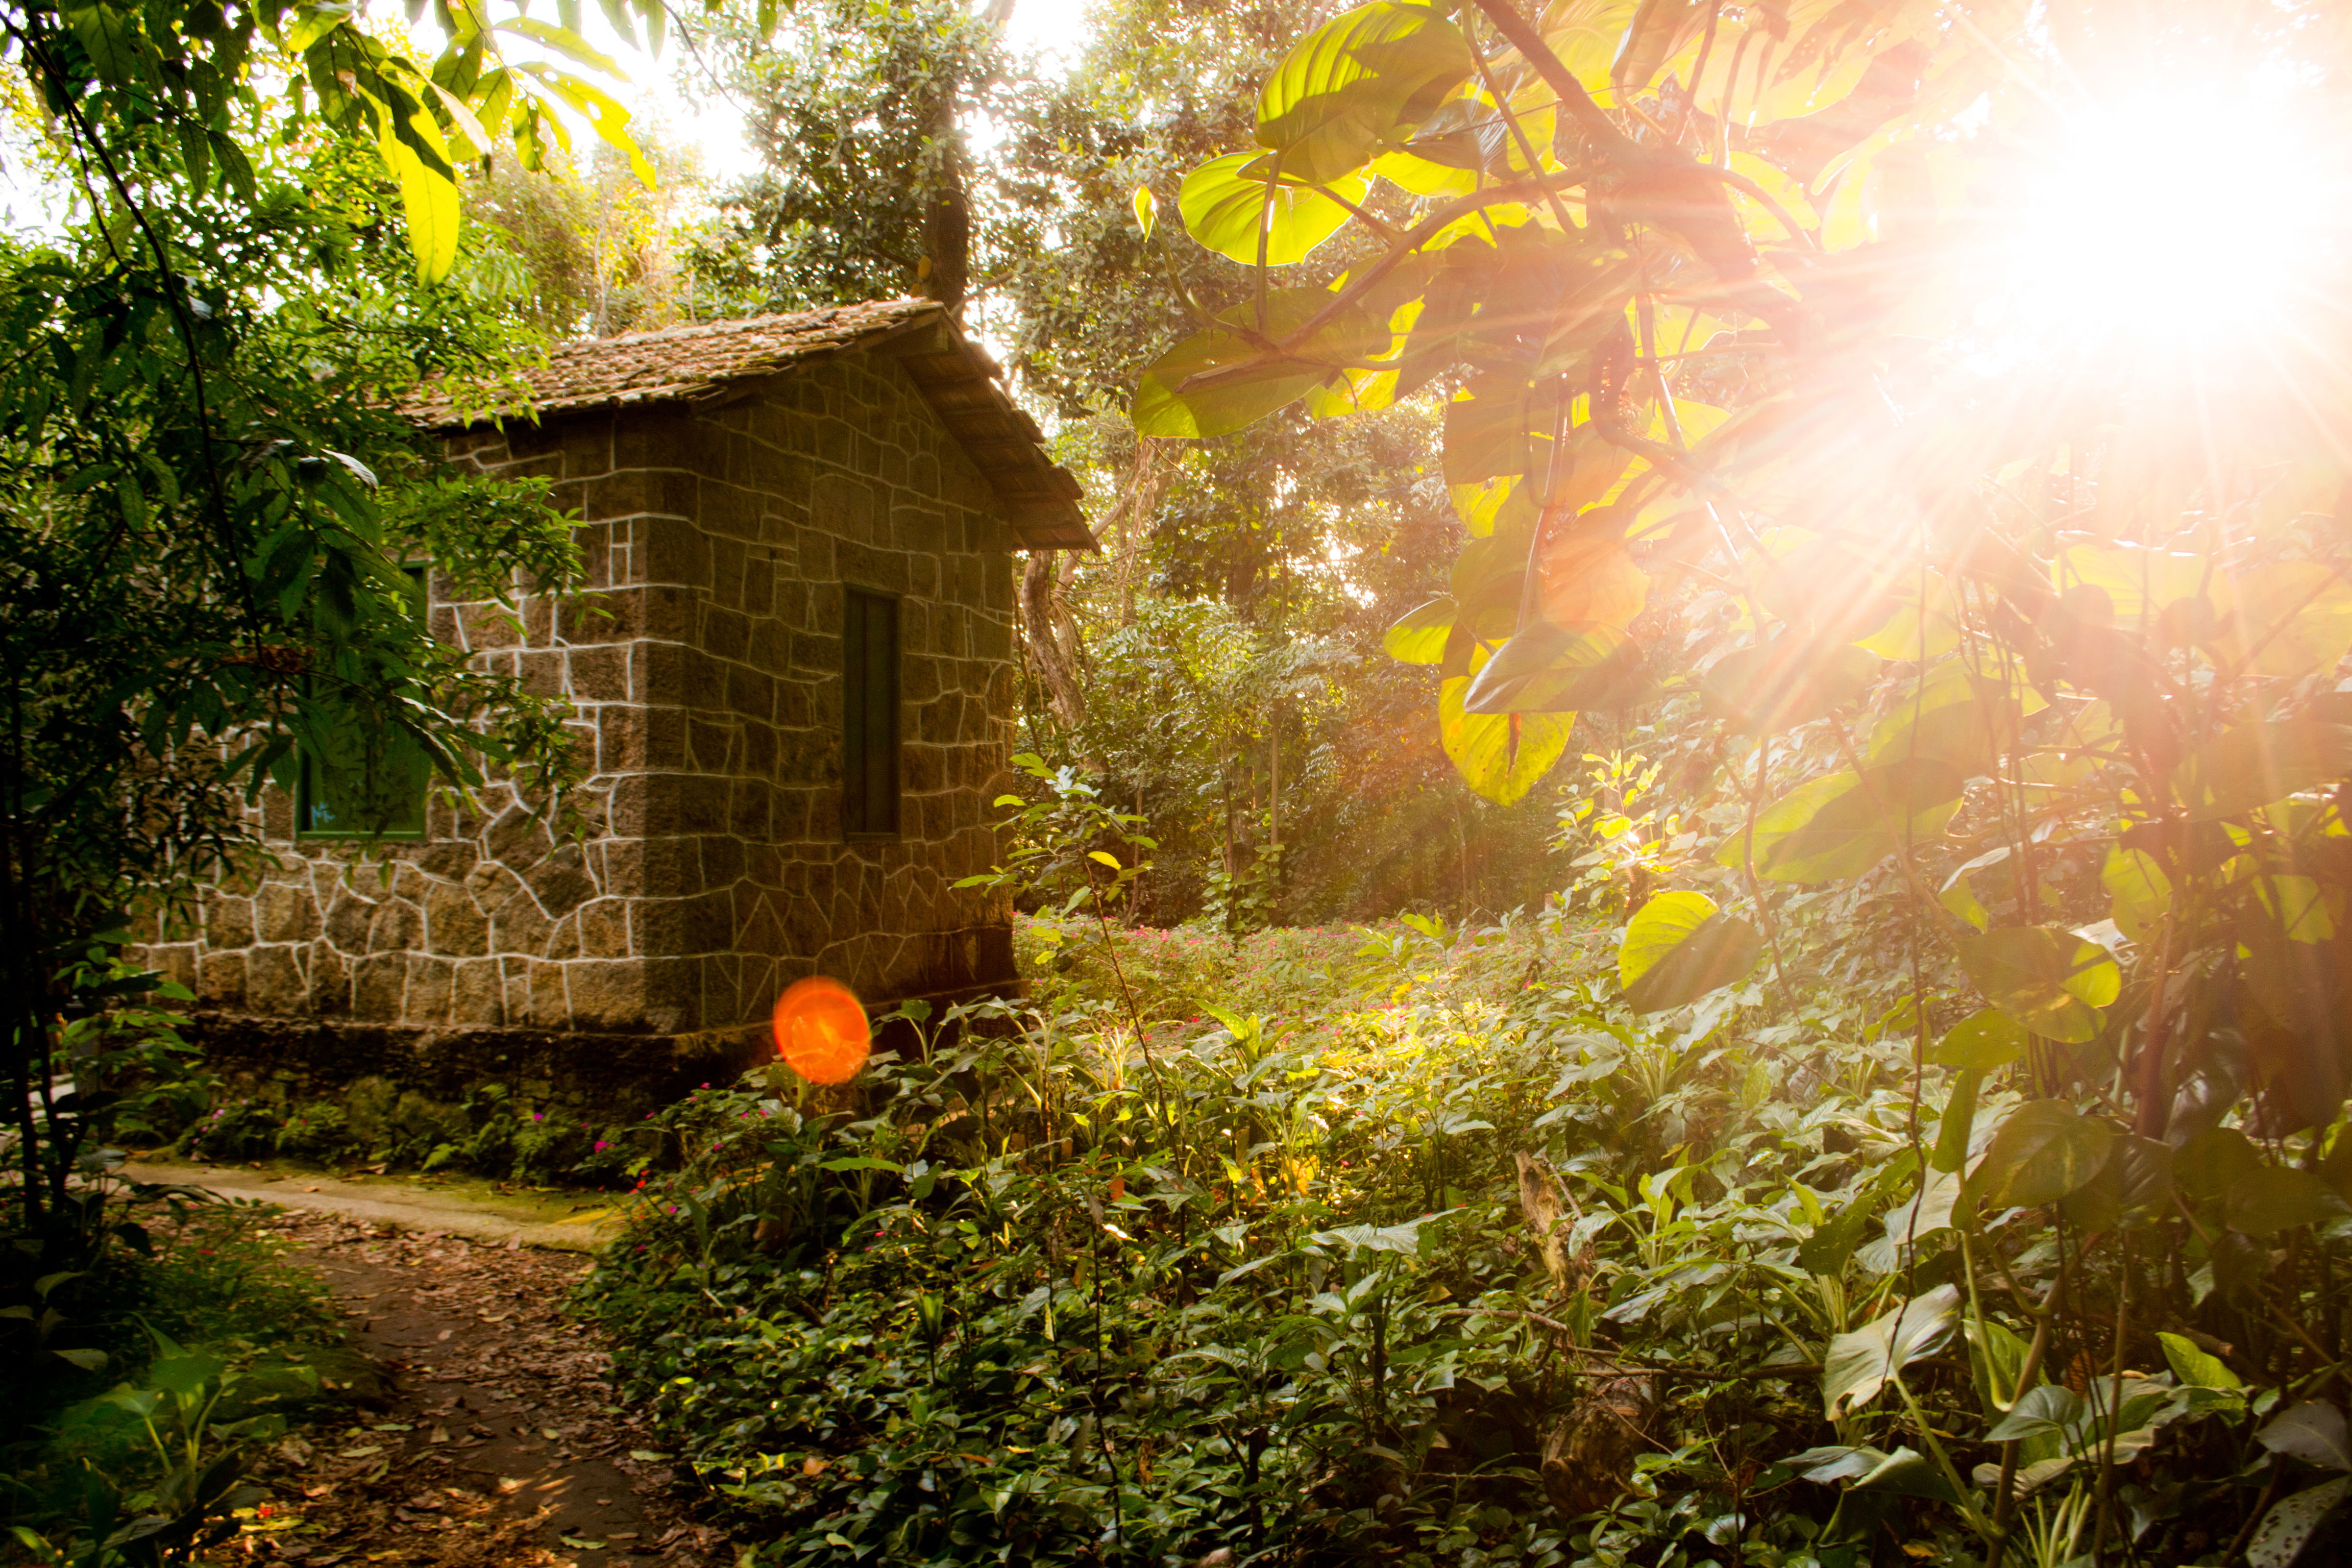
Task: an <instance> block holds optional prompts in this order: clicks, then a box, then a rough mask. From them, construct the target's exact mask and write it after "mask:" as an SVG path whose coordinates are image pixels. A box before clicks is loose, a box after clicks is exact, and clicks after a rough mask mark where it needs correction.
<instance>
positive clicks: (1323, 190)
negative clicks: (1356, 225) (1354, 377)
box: [1176, 153, 1370, 304]
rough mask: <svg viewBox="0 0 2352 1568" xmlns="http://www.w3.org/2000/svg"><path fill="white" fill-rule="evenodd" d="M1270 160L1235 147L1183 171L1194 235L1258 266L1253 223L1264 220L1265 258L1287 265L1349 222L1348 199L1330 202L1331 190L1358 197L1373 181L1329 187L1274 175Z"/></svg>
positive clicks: (1180, 198)
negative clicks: (1191, 169)
mask: <svg viewBox="0 0 2352 1568" xmlns="http://www.w3.org/2000/svg"><path fill="white" fill-rule="evenodd" d="M1271 162H1272V160H1270V159H1268V158H1267V157H1266V155H1265V153H1228V154H1226V155H1225V156H1224V157H1223V158H1213V159H1211V160H1210V161H1209V162H1208V163H1203V164H1202V165H1201V166H1200V167H1199V168H1197V169H1195V170H1193V171H1192V173H1191V174H1187V175H1185V176H1184V184H1183V185H1182V187H1181V188H1180V189H1179V190H1178V192H1177V195H1176V206H1177V210H1178V211H1180V212H1181V213H1182V214H1183V215H1184V226H1185V228H1187V229H1188V230H1190V231H1191V232H1192V237H1193V238H1194V239H1197V240H1199V241H1200V242H1201V243H1202V245H1204V246H1206V247H1208V248H1210V249H1211V250H1213V251H1215V252H1216V253H1217V254H1218V255H1220V256H1223V257H1229V258H1232V259H1234V260H1235V261H1238V262H1240V263H1241V264H1242V265H1243V266H1244V267H1255V266H1256V265H1257V255H1258V252H1257V246H1258V228H1259V226H1260V225H1264V226H1265V260H1266V265H1267V266H1269V267H1287V266H1289V265H1290V264H1291V263H1293V262H1295V261H1304V260H1305V259H1306V258H1307V255H1308V253H1309V252H1311V251H1313V250H1314V248H1315V247H1317V246H1318V245H1320V244H1322V243H1323V242H1324V241H1325V240H1327V239H1328V238H1330V237H1332V236H1333V235H1334V234H1337V233H1338V232H1339V226H1340V225H1342V224H1344V223H1346V222H1347V221H1348V208H1347V206H1346V205H1342V203H1340V202H1339V201H1334V200H1333V199H1332V197H1333V196H1334V195H1338V196H1340V197H1344V198H1345V199H1346V201H1348V202H1352V203H1358V204H1360V203H1361V202H1362V201H1363V199H1364V193H1365V192H1366V191H1367V190H1368V189H1370V186H1369V185H1368V184H1367V183H1366V182H1365V181H1363V180H1362V179H1358V178H1350V179H1341V180H1335V181H1333V182H1331V184H1329V185H1328V186H1324V185H1317V184H1308V183H1307V182H1305V181H1302V180H1293V179H1288V178H1284V179H1279V180H1277V179H1276V178H1275V177H1274V171H1273V170H1272V168H1270V167H1269V164H1270V163H1271ZM1328 302H1329V297H1328V295H1327V296H1326V297H1325V303H1327V304H1328Z"/></svg>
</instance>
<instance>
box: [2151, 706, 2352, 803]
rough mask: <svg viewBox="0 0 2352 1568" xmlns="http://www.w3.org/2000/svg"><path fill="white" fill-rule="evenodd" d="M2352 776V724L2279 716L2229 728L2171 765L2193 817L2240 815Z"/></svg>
mask: <svg viewBox="0 0 2352 1568" xmlns="http://www.w3.org/2000/svg"><path fill="white" fill-rule="evenodd" d="M2347 775H2352V724H2329V723H2324V722H2321V721H2318V720H2315V719H2279V720H2273V721H2270V722H2268V723H2261V724H2241V725H2239V726H2238V727H2237V728H2236V729H2234V730H2225V731H2222V732H2221V734H2219V735H2217V736H2215V737H2214V738H2213V739H2212V740H2211V741H2210V742H2207V743H2206V744H2205V745H2203V746H2201V747H2200V748H2199V749H2198V750H2196V751H2194V752H2190V753H2189V755H2188V756H2186V757H2184V758H2182V759H2181V761H2180V765H2179V766H2178V767H2176V768H2174V769H2173V770H2172V793H2173V795H2174V798H2176V799H2178V800H2179V802H2180V804H2181V805H2183V806H2185V807H2187V808H2188V812H2189V821H2191V822H2212V821H2215V820H2216V819H2218V818H2221V817H2224V816H2241V815H2242V814H2243V813H2245V812H2249V811H2252V810H2253V809H2254V808H2255V807H2256V806H2260V805H2270V804H2271V803H2272V802H2273V801H2275V800H2284V799H2285V798H2286V797H2287V796H2288V795H2298V794H2301V793H2302V792H2303V791H2305V790H2312V789H2322V788H2325V787H2326V786H2327V785H2329V784H2334V783H2336V781H2337V780H2338V779H2341V778H2344V777H2346V776H2347Z"/></svg>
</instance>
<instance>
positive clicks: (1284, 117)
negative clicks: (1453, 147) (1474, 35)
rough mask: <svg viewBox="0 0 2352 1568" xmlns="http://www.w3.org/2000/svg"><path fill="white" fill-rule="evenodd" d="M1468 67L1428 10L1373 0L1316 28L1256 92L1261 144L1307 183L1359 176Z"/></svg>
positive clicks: (1458, 41) (1463, 49) (1460, 45)
mask: <svg viewBox="0 0 2352 1568" xmlns="http://www.w3.org/2000/svg"><path fill="white" fill-rule="evenodd" d="M1472 68H1473V63H1472V61H1471V58H1470V49H1469V46H1468V45H1467V44H1465V42H1464V41H1463V38H1462V32H1461V29H1460V28H1458V27H1456V26H1454V24H1453V23H1452V22H1451V21H1449V20H1447V19H1446V17H1445V16H1444V14H1443V13H1442V12H1440V11H1438V10H1436V9H1435V8H1433V7H1432V6H1428V5H1399V4H1394V3H1392V0H1374V4H1372V5H1359V6H1357V7H1356V8H1355V9H1354V10H1352V11H1348V12H1344V13H1342V14H1341V15H1339V16H1335V17H1333V18H1332V19H1331V20H1330V21H1328V22H1326V23H1325V24H1324V25H1323V26H1320V27H1318V28H1316V29H1315V31H1313V32H1312V33H1309V34H1308V35H1307V37H1304V38H1302V39H1300V40H1299V42H1298V44H1297V47H1294V48H1293V49H1292V50H1291V51H1290V53H1289V54H1288V55H1287V56H1286V57H1284V58H1283V61H1282V63H1281V64H1280V65H1279V66H1276V68H1274V70H1273V72H1272V73H1271V74H1270V75H1268V76H1267V78H1266V79H1265V88H1264V89H1262V90H1261V91H1260V92H1259V94H1258V104H1257V141H1258V145H1259V146H1261V147H1265V148H1266V149H1268V150H1270V151H1275V150H1278V151H1279V152H1280V153H1282V159H1283V167H1284V168H1285V169H1286V170H1287V171H1289V172H1290V173H1292V174H1296V175H1297V176H1298V177H1300V178H1302V179H1306V180H1312V181H1322V180H1330V179H1334V178H1337V177H1338V176H1339V175H1341V174H1349V173H1350V172H1352V171H1354V170H1356V169H1358V168H1360V166H1361V165H1362V164H1363V163H1364V162H1365V161H1366V160H1367V159H1369V158H1370V157H1371V156H1372V155H1373V154H1374V153H1377V152H1379V151H1380V150H1381V148H1382V147H1383V146H1384V145H1386V144H1389V143H1391V142H1396V141H1399V140H1401V139H1402V135H1401V133H1402V132H1404V131H1406V130H1409V129H1410V128H1411V127H1412V125H1414V124H1417V123H1419V122H1420V121H1421V120H1422V119H1423V118H1425V117H1426V116H1427V115H1428V114H1429V112H1430V111H1431V110H1433V109H1435V108H1436V107H1437V104H1438V101H1439V100H1440V99H1442V98H1443V97H1444V94H1445V91H1446V89H1448V88H1450V87H1451V86H1452V85H1453V84H1454V83H1455V82H1457V81H1459V80H1461V79H1463V78H1464V77H1465V76H1468V75H1469V74H1470V72H1471V70H1472Z"/></svg>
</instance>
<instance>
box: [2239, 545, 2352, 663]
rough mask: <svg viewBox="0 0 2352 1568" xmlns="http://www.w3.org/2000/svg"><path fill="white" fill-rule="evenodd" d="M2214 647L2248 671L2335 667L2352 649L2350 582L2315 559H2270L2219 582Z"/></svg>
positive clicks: (2351, 586) (2351, 589)
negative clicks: (2217, 631)
mask: <svg viewBox="0 0 2352 1568" xmlns="http://www.w3.org/2000/svg"><path fill="white" fill-rule="evenodd" d="M2213 597H2214V598H2215V599H2216V600H2217V601H2219V602H2220V604H2221V608H2222V612H2223V613H2222V619H2221V631H2220V634H2219V635H2218V636H2217V637H2215V638H2214V643H2213V646H2214V651H2215V652H2216V653H2218V654H2220V655H2221V658H2222V659H2223V661H2224V662H2225V663H2228V664H2231V665H2242V666H2243V667H2244V668H2245V669H2246V670H2247V671H2248V672H2249V673H2250V674H2254V675H2275V676H2288V677H2292V676H2302V675H2309V674H2310V673H2311V672H2312V671H2314V670H2319V669H2333V668H2336V661H2337V660H2339V659H2341V658H2343V657H2344V655H2345V653H2346V652H2347V650H2352V583H2347V582H2345V580H2344V579H2343V578H2341V577H2339V576H2337V575H2336V574H2335V573H2334V572H2331V571H2330V570H2328V569H2327V568H2326V567H2325V566H2323V565H2321V564H2319V563H2317V562H2315V561H2269V562H2263V563H2261V564H2259V565H2255V566H2252V567H2249V568H2248V569H2246V570H2245V571H2243V572H2241V573H2238V574H2235V575H2233V576H2232V577H2231V578H2230V579H2228V580H2227V581H2226V582H2225V583H2223V584H2220V585H2219V586H2218V587H2217V590H2216V592H2215V593H2214V595H2213Z"/></svg>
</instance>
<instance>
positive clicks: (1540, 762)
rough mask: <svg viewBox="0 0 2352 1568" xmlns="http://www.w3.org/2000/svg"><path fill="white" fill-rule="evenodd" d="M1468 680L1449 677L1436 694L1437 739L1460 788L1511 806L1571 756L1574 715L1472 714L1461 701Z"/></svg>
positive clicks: (1465, 691)
mask: <svg viewBox="0 0 2352 1568" xmlns="http://www.w3.org/2000/svg"><path fill="white" fill-rule="evenodd" d="M1469 689H1470V680H1469V678H1468V677H1466V676H1458V675H1457V676H1451V677H1448V678H1447V679H1444V680H1443V681H1441V682H1439V684H1438V688H1437V738H1438V741H1439V742H1440V743H1441V744H1442V745H1444V748H1445V754H1446V755H1447V756H1448V757H1450V758H1452V759H1453V761H1454V771H1455V772H1456V773H1460V774H1461V775H1462V782H1463V783H1465V784H1468V785H1469V786H1470V787H1471V788H1472V789H1474V790H1476V791H1477V792H1478V793H1479V794H1480V795H1485V796H1486V798H1487V799H1488V800H1491V801H1493V802H1494V803H1495V804H1496V805H1511V804H1513V803H1514V802H1516V801H1517V800H1518V799H1520V798H1521V797H1522V796H1524V795H1526V794H1527V793H1528V791H1529V790H1531V789H1533V788H1534V787H1535V786H1536V783H1537V781H1538V780H1539V779H1541V778H1542V777H1543V776H1544V774H1546V773H1549V772H1551V769H1552V764H1553V763H1557V762H1559V754H1560V753H1561V752H1564V751H1566V750H1568V736H1569V731H1570V730H1572V729H1574V728H1575V726H1576V715H1575V714H1573V713H1469V712H1465V711H1464V710H1463V706H1462V700H1463V698H1464V696H1465V694H1467V692H1468V691H1469Z"/></svg>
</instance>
